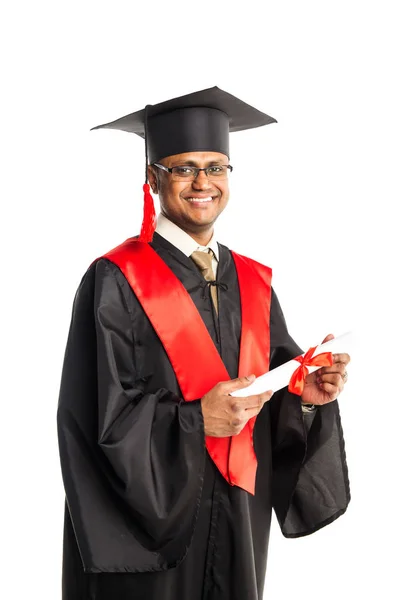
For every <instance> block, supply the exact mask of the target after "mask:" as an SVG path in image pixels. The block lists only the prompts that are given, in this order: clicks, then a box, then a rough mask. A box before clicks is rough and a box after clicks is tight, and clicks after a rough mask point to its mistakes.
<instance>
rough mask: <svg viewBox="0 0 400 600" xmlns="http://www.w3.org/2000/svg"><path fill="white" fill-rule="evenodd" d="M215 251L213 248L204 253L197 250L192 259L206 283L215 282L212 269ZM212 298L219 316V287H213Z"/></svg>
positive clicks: (191, 256)
mask: <svg viewBox="0 0 400 600" xmlns="http://www.w3.org/2000/svg"><path fill="white" fill-rule="evenodd" d="M213 254H214V253H213V251H212V250H211V248H209V249H208V253H207V252H202V251H201V250H196V251H195V252H192V254H191V255H190V258H191V259H192V260H193V262H194V263H195V264H196V265H197V267H198V268H199V270H200V271H201V273H202V275H203V277H204V279H205V280H206V281H215V275H214V271H213V268H212V257H213ZM210 288H211V298H212V301H213V304H214V308H215V312H216V313H217V314H218V295H217V286H215V285H211V286H210Z"/></svg>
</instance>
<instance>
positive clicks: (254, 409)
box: [230, 390, 273, 435]
mask: <svg viewBox="0 0 400 600" xmlns="http://www.w3.org/2000/svg"><path fill="white" fill-rule="evenodd" d="M272 394H273V392H272V391H271V390H270V391H268V392H264V393H263V394H257V395H254V396H247V398H232V402H231V410H232V418H231V421H230V427H231V429H232V432H233V435H238V434H239V433H240V432H241V430H242V429H243V427H244V426H245V425H246V423H247V421H249V420H250V419H251V418H252V417H256V416H257V415H258V413H259V412H260V410H261V409H262V407H263V406H264V404H265V403H266V402H268V400H270V399H271V396H272Z"/></svg>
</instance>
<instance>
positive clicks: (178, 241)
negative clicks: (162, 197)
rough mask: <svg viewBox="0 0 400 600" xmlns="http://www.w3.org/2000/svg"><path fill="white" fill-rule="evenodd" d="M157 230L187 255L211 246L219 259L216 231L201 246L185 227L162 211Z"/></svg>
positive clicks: (158, 218)
mask: <svg viewBox="0 0 400 600" xmlns="http://www.w3.org/2000/svg"><path fill="white" fill-rule="evenodd" d="M156 232H157V233H158V234H159V235H161V236H162V237H163V238H164V239H166V240H167V241H168V242H170V243H171V244H172V245H173V246H175V247H176V248H178V250H180V251H181V252H183V254H185V255H186V256H190V255H191V254H192V252H195V250H204V249H205V248H211V250H212V251H213V252H214V256H215V258H216V259H217V260H219V249H218V244H217V240H216V239H215V233H213V235H212V238H211V240H210V241H209V242H208V244H207V246H200V245H199V244H198V242H196V240H194V239H193V238H192V237H191V236H190V235H189V234H188V233H186V232H185V231H183V229H181V228H180V227H178V225H175V223H173V222H172V221H170V220H169V219H167V217H166V216H165V215H163V214H161V213H160V214H159V215H158V217H157V227H156Z"/></svg>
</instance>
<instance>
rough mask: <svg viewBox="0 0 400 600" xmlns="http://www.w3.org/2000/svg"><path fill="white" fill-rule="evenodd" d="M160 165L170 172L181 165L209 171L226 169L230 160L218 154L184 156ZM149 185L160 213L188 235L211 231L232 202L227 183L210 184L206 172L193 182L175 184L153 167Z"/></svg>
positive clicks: (193, 153)
mask: <svg viewBox="0 0 400 600" xmlns="http://www.w3.org/2000/svg"><path fill="white" fill-rule="evenodd" d="M159 162H160V164H162V165H164V166H165V167H169V168H171V167H177V166H182V165H190V166H194V167H199V168H206V167H210V166H212V165H227V164H228V163H229V160H228V157H227V156H225V154H221V153H219V152H185V153H183V154H174V155H173V156H167V157H166V158H163V159H162V160H160V161H159ZM149 182H150V185H151V187H152V190H153V192H155V193H158V194H159V199H160V207H161V212H162V213H163V214H164V215H165V216H166V217H167V218H168V219H170V221H172V222H173V223H175V224H176V225H178V226H179V227H180V228H181V229H183V230H184V231H186V232H187V233H189V235H190V234H192V235H196V234H197V235H201V234H204V233H206V232H208V231H212V228H213V225H214V223H215V221H216V219H217V217H218V216H219V215H220V214H221V212H222V211H223V210H224V208H225V206H226V205H227V203H228V199H229V185H228V183H229V182H228V179H224V180H222V181H220V180H217V181H215V180H210V179H208V178H207V176H206V174H205V172H204V171H200V172H199V174H198V176H197V178H196V179H194V180H193V181H176V180H174V179H173V177H172V174H171V173H168V172H166V171H162V170H161V169H159V168H157V167H151V168H150V169H149Z"/></svg>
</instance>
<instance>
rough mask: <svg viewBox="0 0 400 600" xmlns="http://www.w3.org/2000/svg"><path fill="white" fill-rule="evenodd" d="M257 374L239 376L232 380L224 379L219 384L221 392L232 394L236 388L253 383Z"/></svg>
mask: <svg viewBox="0 0 400 600" xmlns="http://www.w3.org/2000/svg"><path fill="white" fill-rule="evenodd" d="M255 378H256V376H255V375H254V374H252V375H248V376H247V377H238V378H237V379H231V380H230V381H222V382H221V383H219V384H217V385H219V386H220V388H221V392H222V393H223V394H230V393H231V392H234V391H236V390H241V389H243V388H245V387H248V386H249V385H251V384H252V383H253V381H254V380H255Z"/></svg>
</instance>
